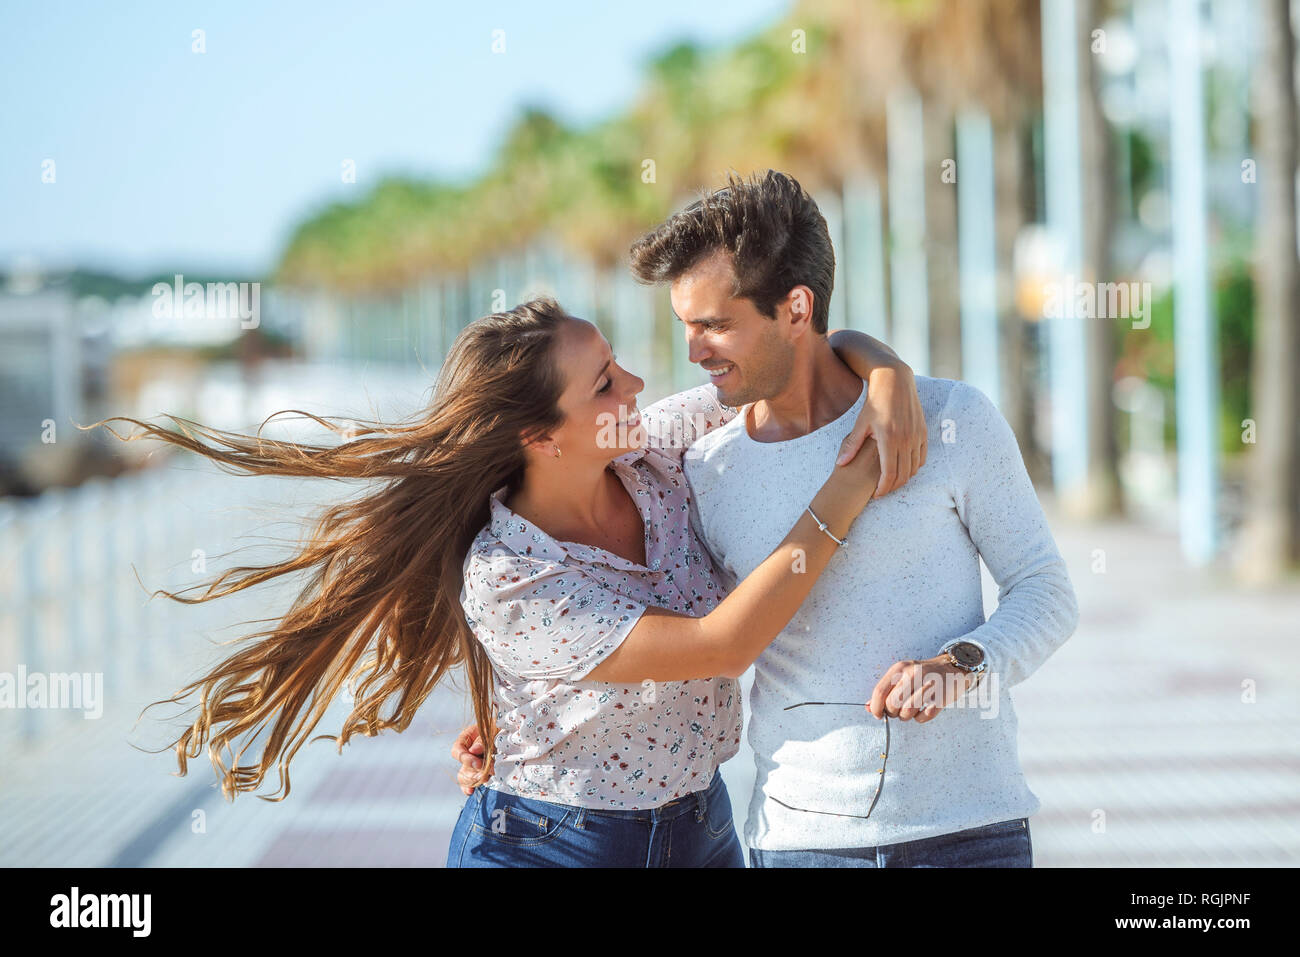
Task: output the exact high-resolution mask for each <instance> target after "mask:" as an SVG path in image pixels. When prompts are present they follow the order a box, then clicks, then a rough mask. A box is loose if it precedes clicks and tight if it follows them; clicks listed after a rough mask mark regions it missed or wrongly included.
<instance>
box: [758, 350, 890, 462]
mask: <svg viewBox="0 0 1300 957" xmlns="http://www.w3.org/2000/svg"><path fill="white" fill-rule="evenodd" d="M864 387H865V385H864V383H863V381H862V380H861V379H859V378H858V377H857V376H856V375H854V374H853V371H852V370H851V369H849V367H848V366H846V365H845V364H844V363H843V362H841V361H840V358H839V356H837V355H836V354H835V350H834V349H832V348H831V346H830V343H829V342H827V340H826V339H825V337H817V339H816V340H815V341H814V342H813V343H811V348H810V349H809V350H808V354H807V355H806V356H804V357H801V358H800V359H799V360H797V361H796V363H795V367H794V371H793V372H792V374H791V376H790V381H789V382H788V383H786V387H785V388H784V389H782V390H781V391H780V392H779V393H778V394H777V395H774V396H772V397H771V398H769V399H760V400H759V401H757V402H755V403H754V404H753V405H751V406H750V407H749V411H748V414H747V416H746V420H745V427H746V429H747V430H748V431H749V435H750V437H751V438H752V439H754V441H756V442H785V441H788V440H790V439H797V438H799V437H800V436H802V435H807V434H808V433H809V432H813V431H815V430H817V429H820V428H821V427H822V426H824V425H828V424H829V423H831V422H834V421H835V420H836V419H838V418H839V417H840V416H841V415H843V414H844V413H845V412H847V411H848V410H849V409H851V408H852V407H853V403H855V402H857V401H858V397H859V396H860V395H862V390H863V388H864Z"/></svg>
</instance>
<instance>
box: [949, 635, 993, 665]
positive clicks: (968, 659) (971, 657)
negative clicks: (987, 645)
mask: <svg viewBox="0 0 1300 957" xmlns="http://www.w3.org/2000/svg"><path fill="white" fill-rule="evenodd" d="M948 650H949V651H951V652H952V656H953V657H954V658H956V659H957V662H958V663H959V664H961V665H962V666H963V667H965V668H974V667H975V666H976V665H978V664H979V663H980V662H981V661H982V660H984V653H983V652H982V651H980V650H979V647H978V646H976V645H972V644H971V643H970V642H969V641H963V642H959V643H958V644H955V645H953V646H952V647H951V648H950V649H948Z"/></svg>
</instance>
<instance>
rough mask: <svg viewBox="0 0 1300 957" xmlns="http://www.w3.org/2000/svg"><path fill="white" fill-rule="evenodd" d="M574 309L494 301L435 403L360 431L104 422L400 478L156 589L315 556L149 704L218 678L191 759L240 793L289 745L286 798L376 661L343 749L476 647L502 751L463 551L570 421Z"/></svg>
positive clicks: (474, 683) (454, 360) (270, 470)
mask: <svg viewBox="0 0 1300 957" xmlns="http://www.w3.org/2000/svg"><path fill="white" fill-rule="evenodd" d="M568 318H570V317H569V316H568V314H567V313H565V311H564V310H563V309H562V308H561V307H560V305H559V304H558V303H556V302H555V301H554V300H553V299H549V298H541V299H534V300H531V301H529V302H526V303H524V304H522V305H519V306H516V307H515V308H514V309H511V310H510V311H508V312H503V313H497V314H493V315H490V316H486V317H484V318H482V319H478V320H477V321H475V322H473V323H471V324H470V325H469V326H467V327H466V328H465V329H464V330H463V331H462V332H461V333H460V335H459V336H457V337H456V341H455V343H454V344H453V345H452V347H451V350H450V351H449V352H448V354H447V357H446V359H445V361H444V362H443V365H442V369H441V370H440V372H439V374H438V379H437V384H436V385H435V387H434V393H433V400H432V403H431V405H430V407H429V408H428V409H427V410H426V411H425V412H423V413H421V414H420V415H419V416H417V417H415V418H413V419H411V420H408V421H406V422H404V423H400V424H393V425H385V424H380V423H363V424H361V426H360V428H359V429H357V437H356V438H354V439H352V440H351V441H347V442H344V443H342V444H340V445H338V446H317V445H304V444H297V443H292V442H279V441H273V440H270V439H264V438H261V436H260V431H261V430H260V429H259V430H258V434H257V435H255V436H246V435H241V434H237V433H232V432H225V431H220V430H217V429H211V428H207V427H204V426H202V425H199V424H198V423H195V422H191V421H189V420H186V419H178V418H176V417H174V416H169V418H172V420H173V421H174V422H176V423H178V424H179V425H180V426H181V429H182V430H181V431H180V432H176V431H171V430H169V429H165V428H161V427H159V426H156V425H151V424H149V423H147V422H142V421H140V420H138V419H132V418H127V417H124V416H116V417H113V418H109V419H104V420H102V421H101V422H96V423H94V425H91V426H87V428H94V427H96V426H99V425H105V424H106V423H108V422H114V421H119V422H130V423H132V424H133V425H136V426H139V427H141V428H143V429H144V430H145V431H144V434H133V435H130V436H122V435H119V434H118V433H117V432H115V431H113V430H112V429H111V427H109V431H112V432H113V434H114V435H117V437H118V438H121V439H124V440H125V441H133V440H136V439H140V438H146V437H149V436H152V437H153V438H156V439H161V440H163V441H165V442H169V443H171V444H173V445H177V446H180V447H182V448H185V449H188V450H190V451H192V452H196V453H198V454H200V455H203V456H205V457H207V458H209V459H212V460H213V461H214V462H216V463H218V465H219V466H221V467H222V468H224V469H226V470H228V471H233V472H236V473H237V474H249V475H292V476H317V477H320V478H334V479H337V478H344V479H374V480H377V481H379V482H381V483H382V484H381V485H380V486H379V487H378V488H376V489H375V490H374V492H373V493H370V494H367V495H365V496H364V497H362V498H358V499H356V500H354V501H349V502H347V503H345V504H339V505H334V506H331V507H329V508H328V509H326V510H325V511H324V512H323V514H322V515H321V516H320V518H319V519H318V520H317V521H316V523H315V527H314V529H313V532H312V534H311V535H310V537H309V538H308V539H307V540H306V542H305V544H303V545H301V546H300V547H299V548H298V549H297V551H296V553H295V554H294V555H292V557H290V558H288V559H286V560H284V561H281V562H278V563H274V564H269V565H262V566H240V567H237V568H232V569H230V570H228V571H225V572H223V573H222V574H221V575H219V576H218V577H217V578H216V579H215V580H213V581H212V582H211V583H209V584H208V585H207V586H206V591H205V592H204V593H203V594H202V595H199V596H197V597H184V596H183V595H181V594H173V593H171V592H167V591H161V592H155V594H163V595H166V596H167V597H169V598H172V599H174V600H176V601H179V602H184V603H186V604H196V603H198V602H203V601H210V600H212V599H215V598H220V597H222V596H223V595H229V594H231V593H232V592H237V591H240V590H242V589H245V588H249V587H251V586H253V585H258V584H261V583H263V582H267V581H270V580H272V579H275V578H279V577H280V576H282V575H288V574H291V573H297V572H306V573H308V578H307V584H306V586H305V587H304V588H303V590H302V592H301V593H300V594H299V595H298V597H297V598H296V599H295V600H294V602H293V604H292V606H291V608H290V610H289V612H288V613H287V614H286V615H285V616H284V617H283V618H282V619H281V620H280V621H279V623H278V624H276V626H275V627H274V628H271V629H270V630H267V631H261V632H257V633H255V634H252V635H249V636H247V637H246V638H245V639H244V641H245V642H247V644H246V646H244V647H242V649H241V650H240V651H238V652H237V653H235V654H232V655H231V656H230V657H228V658H226V659H225V660H224V661H222V662H221V663H220V664H219V665H217V666H216V667H215V668H214V669H212V671H210V672H209V673H208V674H207V675H205V676H204V677H202V678H199V679H198V680H196V681H193V682H191V683H190V684H188V685H186V686H185V687H184V688H182V689H181V690H180V691H179V692H177V694H176V695H174V696H173V697H171V698H168V699H163V701H155V702H153V703H152V704H150V705H149V706H148V707H146V708H145V710H146V711H147V710H148V708H150V707H153V706H155V705H158V704H163V703H165V702H170V703H179V702H180V701H181V700H182V699H184V698H185V697H186V696H188V695H189V694H190V693H191V692H193V691H195V690H198V691H199V692H200V696H199V702H198V705H197V707H198V709H199V713H198V717H197V718H196V719H195V721H194V723H193V725H191V726H190V727H189V728H188V729H186V730H185V732H184V733H183V734H181V735H180V737H179V739H177V740H176V741H174V742H173V743H172V744H170V745H168V747H173V748H174V749H175V751H176V757H177V762H178V764H179V766H180V773H181V774H182V775H184V774H185V773H186V758H187V756H188V757H190V758H197V757H198V756H199V755H200V753H201V749H202V748H203V746H204V744H205V743H206V744H208V754H209V757H210V758H211V759H212V763H213V766H214V767H215V768H216V770H217V773H218V776H219V777H220V778H221V789H222V794H223V795H224V796H226V797H227V798H229V799H230V800H233V799H234V798H235V797H236V796H237V794H238V792H240V791H255V790H256V789H257V788H258V787H259V786H260V785H261V783H262V780H263V778H264V777H265V776H266V773H267V771H268V770H270V768H271V766H272V764H273V763H277V762H278V763H279V770H280V786H281V788H282V789H283V791H284V793H283V795H282V796H280V797H274V796H272V797H266V798H265V799H266V800H272V801H278V800H283V798H285V797H288V796H289V773H288V768H289V762H290V761H291V760H292V759H293V757H294V755H295V754H296V753H297V751H298V749H299V748H300V747H302V745H303V744H305V743H307V740H308V736H309V735H310V734H311V732H312V731H313V730H314V729H315V727H316V725H317V724H318V723H319V722H320V720H321V718H322V716H323V715H324V712H325V710H326V709H327V708H328V707H329V705H330V703H331V702H332V701H333V700H334V697H335V696H336V695H337V694H338V692H339V690H340V688H341V687H343V685H344V682H345V681H347V680H348V679H349V678H350V677H352V676H354V675H356V674H358V673H359V672H360V671H363V670H364V671H365V673H366V677H365V678H364V680H362V681H360V683H359V684H358V685H357V687H356V691H355V703H354V706H353V709H352V712H351V714H350V715H349V716H348V718H347V720H346V722H345V723H344V726H343V730H342V732H341V733H340V734H338V735H337V736H335V735H321V736H318V737H327V738H329V737H332V738H335V739H336V740H337V742H338V746H339V750H340V751H341V750H342V748H343V745H344V744H346V743H347V742H348V740H349V739H350V738H351V736H352V735H353V734H356V733H357V732H361V733H363V734H366V735H368V736H373V735H375V734H377V733H379V732H380V731H382V730H384V729H385V728H394V729H396V730H397V731H399V732H400V731H403V730H405V729H406V728H407V727H408V726H409V725H410V723H411V720H412V719H413V718H414V717H415V714H416V711H417V710H418V709H419V707H420V705H421V704H422V703H423V702H424V700H425V699H426V698H427V697H428V695H429V694H430V692H432V691H433V689H434V687H435V686H436V685H437V684H438V682H439V681H440V680H442V679H443V678H444V677H445V676H447V675H448V673H449V672H451V671H452V670H453V669H455V668H456V667H457V666H459V665H464V666H465V670H466V672H467V675H468V682H469V692H470V696H471V698H472V699H473V704H474V716H475V720H476V722H477V725H478V730H479V734H480V735H481V736H482V739H483V743H484V755H483V766H484V767H489V766H490V762H491V760H492V756H493V753H494V747H493V745H494V741H493V735H492V734H491V733H490V729H491V727H492V724H493V721H492V717H493V716H492V667H491V663H490V661H489V660H488V658H487V656H486V655H485V653H484V651H483V647H482V645H481V644H480V643H479V642H478V641H477V639H475V637H474V635H473V633H472V632H471V631H470V629H469V626H468V625H467V624H466V621H465V614H464V611H463V609H462V608H461V604H460V590H461V585H462V568H463V564H464V559H465V556H466V553H467V551H468V549H469V546H470V543H471V542H472V541H473V539H474V536H475V535H476V534H477V533H478V531H479V530H480V529H481V528H482V527H483V526H484V525H485V524H486V523H487V521H488V517H489V497H490V495H491V494H492V493H493V492H494V491H496V490H497V489H499V488H501V487H502V486H508V487H510V489H511V490H512V491H513V490H514V489H515V488H518V487H519V484H520V482H521V480H522V478H523V471H524V452H523V439H522V438H521V436H523V435H526V434H528V433H529V432H535V431H543V432H544V431H547V430H549V429H551V428H553V427H555V426H557V425H559V424H560V422H561V419H562V415H561V413H560V411H559V408H558V405H557V402H558V399H559V396H560V393H561V392H562V391H563V388H564V383H563V382H562V375H561V374H560V372H559V371H558V369H557V366H556V363H555V361H554V354H553V349H552V346H553V343H554V340H555V333H556V331H557V330H558V329H559V328H560V326H561V325H562V324H563V322H564V321H565V320H567V319H568ZM277 414H284V413H277ZM303 414H306V413H303ZM272 418H274V416H272ZM309 418H312V419H314V420H315V421H317V422H318V423H320V424H322V425H325V426H327V427H329V428H331V429H337V427H336V426H334V425H331V423H329V422H328V421H326V420H325V419H322V418H320V417H317V416H314V415H313V416H309ZM264 424H265V423H264ZM106 427H108V426H106ZM204 439H206V440H207V441H206V442H205V441H203V440H204ZM196 587H198V588H203V587H204V586H203V585H199V586H196ZM367 659H368V660H367ZM394 697H395V698H396V705H395V709H394V711H393V714H392V716H391V717H381V716H380V709H381V707H382V706H383V705H384V704H386V703H387V702H388V701H389V699H390V698H394ZM142 713H143V712H142ZM267 722H273V724H272V725H271V729H270V736H269V738H268V740H267V742H266V744H265V746H264V747H263V749H262V751H261V758H260V760H258V761H257V763H256V764H253V765H249V766H240V765H239V764H238V759H239V757H240V756H242V749H241V750H240V751H239V752H238V753H236V752H235V750H234V749H233V748H232V744H233V743H235V742H237V741H238V740H239V739H240V738H241V736H243V735H244V734H246V733H249V732H252V733H253V734H254V735H256V733H257V732H259V731H260V730H261V729H262V727H263V726H264V725H265V724H266V723H267ZM312 740H315V739H312ZM223 749H228V750H230V751H231V753H232V760H231V765H232V766H231V767H229V768H227V767H226V766H225V764H224V763H223V762H222V760H221V755H220V752H221V751H222V750H223ZM259 797H263V796H262V795H259Z"/></svg>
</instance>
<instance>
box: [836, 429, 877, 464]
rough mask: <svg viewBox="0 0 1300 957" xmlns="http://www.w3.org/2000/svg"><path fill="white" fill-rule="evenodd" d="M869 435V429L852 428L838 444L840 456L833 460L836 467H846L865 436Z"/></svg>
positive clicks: (864, 439) (860, 446) (856, 452)
mask: <svg viewBox="0 0 1300 957" xmlns="http://www.w3.org/2000/svg"><path fill="white" fill-rule="evenodd" d="M870 434H871V429H870V428H869V427H868V428H859V427H858V426H856V425H855V426H854V427H853V429H852V431H850V432H849V434H848V435H846V436H844V441H843V442H841V443H840V454H839V455H838V456H836V458H835V464H836V465H847V464H848V463H850V462H852V461H853V458H854V456H856V455H857V454H858V450H859V449H861V448H862V443H863V442H865V441H866V439H867V436H869V435H870Z"/></svg>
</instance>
